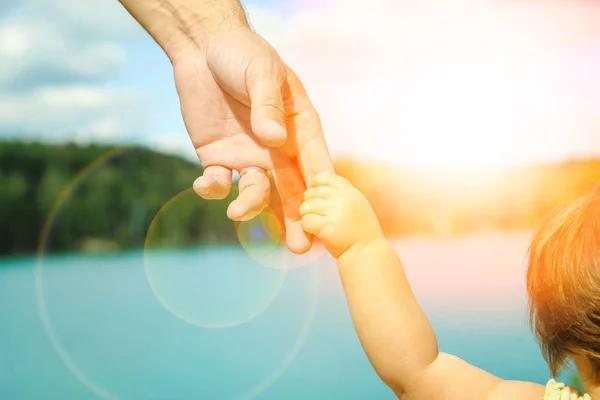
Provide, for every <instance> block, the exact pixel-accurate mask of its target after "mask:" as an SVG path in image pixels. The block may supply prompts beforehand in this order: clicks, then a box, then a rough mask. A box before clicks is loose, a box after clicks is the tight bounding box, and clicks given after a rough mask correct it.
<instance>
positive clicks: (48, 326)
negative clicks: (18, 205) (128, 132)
mask: <svg viewBox="0 0 600 400" xmlns="http://www.w3.org/2000/svg"><path fill="white" fill-rule="evenodd" d="M138 149H140V148H139V147H137V146H124V147H116V148H114V149H112V150H110V151H108V152H106V153H104V154H103V155H101V156H99V157H98V158H96V159H95V160H94V161H92V162H91V163H90V164H88V165H87V166H86V167H85V168H84V169H82V170H81V172H80V173H79V174H77V175H76V176H75V178H73V179H72V180H71V181H70V182H69V183H68V184H67V185H65V187H64V188H63V189H62V191H61V192H60V195H59V196H58V198H57V200H56V201H55V203H54V204H53V206H52V208H51V209H50V212H49V213H48V217H47V218H46V221H45V223H44V225H43V227H42V232H41V235H40V241H39V244H38V248H37V252H36V253H37V254H36V259H37V260H36V263H35V267H34V279H35V300H36V305H37V309H38V312H39V315H40V319H41V321H42V325H43V328H44V331H45V332H46V335H47V337H48V339H49V340H50V344H51V346H52V348H53V349H54V351H55V352H56V354H58V356H59V357H60V359H61V360H62V362H63V363H64V365H65V366H66V367H67V369H68V370H69V372H71V374H72V375H73V376H74V377H75V378H76V379H77V380H79V381H80V382H81V383H82V384H83V385H85V386H86V387H87V388H89V389H90V390H91V391H92V392H93V393H94V394H96V395H98V396H99V397H101V398H103V399H108V400H117V397H116V396H114V395H113V394H111V393H109V392H108V391H107V390H106V389H104V388H103V387H101V386H100V385H98V384H96V383H95V382H93V381H92V380H91V379H90V378H89V377H88V376H87V374H86V373H85V372H84V371H83V370H82V369H81V367H80V366H79V365H78V364H77V363H76V362H75V361H74V360H73V359H72V357H71V356H70V355H69V354H68V353H67V352H66V351H65V349H64V347H63V346H62V344H61V343H60V340H59V338H58V335H57V334H56V331H55V330H54V327H53V326H52V323H51V321H50V318H49V316H48V310H47V307H46V302H45V299H44V290H43V261H44V254H45V251H46V247H47V246H48V243H49V239H50V233H51V231H52V227H53V226H54V223H55V222H56V219H57V217H58V215H59V214H60V211H61V210H62V209H63V208H64V205H65V203H66V202H67V201H68V200H69V199H70V198H71V196H72V195H73V193H74V192H75V191H76V190H77V188H78V187H79V186H80V185H81V184H82V183H83V182H84V181H85V179H87V178H88V177H89V176H90V175H92V174H93V173H96V172H98V171H99V170H100V169H101V168H102V167H103V166H105V165H106V164H107V163H108V162H110V161H111V160H113V159H115V158H118V157H122V156H124V155H125V154H127V153H130V152H132V151H135V150H138Z"/></svg>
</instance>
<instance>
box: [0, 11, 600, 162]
mask: <svg viewBox="0 0 600 400" xmlns="http://www.w3.org/2000/svg"><path fill="white" fill-rule="evenodd" d="M244 5H245V7H246V9H247V11H248V14H249V19H250V21H251V23H252V25H253V27H254V28H255V30H256V31H257V32H258V33H259V34H261V35H263V36H264V37H265V38H266V39H267V40H268V41H269V42H270V43H271V44H272V45H273V46H274V47H275V49H276V50H277V51H278V52H279V53H280V55H281V56H282V58H283V59H284V60H285V61H286V63H287V64H288V65H289V66H290V67H291V68H292V69H294V70H295V71H296V73H297V74H298V75H299V76H300V78H301V79H302V80H303V82H304V84H305V86H306V88H307V90H308V92H309V95H310V97H311V99H312V100H313V103H314V104H315V106H316V108H317V110H318V111H319V113H320V115H321V118H322V121H323V127H324V130H325V137H326V140H327V143H328V146H329V148H330V150H331V152H332V154H333V155H334V156H339V155H351V156H355V157H359V158H362V159H370V160H376V161H383V162H387V163H392V164H397V165H403V164H408V165H415V166H431V165H433V166H439V167H451V166H462V167H464V166H467V167H480V166H487V165H507V164H522V163H528V162H535V161H544V160H561V159H566V158H572V157H585V156H600V24H598V22H597V21H599V20H600V3H598V2H594V1H578V0H568V1H567V0H564V1H560V0H518V1H508V0H500V1H498V0H496V1H492V0H478V1H475V0H472V1H471V0H436V1H433V0H419V1H416V0H415V1H408V0H393V1H392V0H370V1H368V2H365V1H359V0H319V1H318V0H304V1H302V0H288V1H285V0H279V1H276V0H252V1H250V0H248V1H246V2H245V3H244ZM14 137H21V138H28V139H41V140H45V141H65V140H74V141H78V142H83V143H86V142H101V143H130V142H134V143H140V144H144V145H148V146H151V147H153V148H155V149H157V150H160V151H167V152H175V153H178V154H182V155H184V156H187V157H194V152H193V149H192V146H191V144H190V142H189V139H188V138H187V134H186V130H185V126H184V124H183V122H182V119H181V115H180V113H179V103H178V98H177V94H176V91H175V88H174V84H173V78H172V69H171V66H170V63H169V61H168V59H167V58H166V56H165V55H164V54H163V53H162V51H161V50H160V48H159V47H158V46H157V45H156V44H155V43H154V41H153V40H152V39H151V38H150V37H149V36H148V35H147V34H146V33H145V32H144V31H143V30H142V29H141V27H140V26H139V25H138V24H137V23H136V22H135V21H134V20H133V19H132V18H131V17H130V16H129V14H127V12H126V11H125V10H124V9H123V8H122V7H121V6H120V4H119V3H118V2H117V1H116V0H80V1H76V2H74V1H71V0H53V1H51V2H49V1H47V0H4V1H1V2H0V139H6V138H14Z"/></svg>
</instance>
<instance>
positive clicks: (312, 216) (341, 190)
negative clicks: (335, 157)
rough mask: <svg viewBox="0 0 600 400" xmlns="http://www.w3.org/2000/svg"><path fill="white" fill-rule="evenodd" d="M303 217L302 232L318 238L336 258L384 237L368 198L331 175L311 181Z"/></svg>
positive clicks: (345, 181)
mask: <svg viewBox="0 0 600 400" xmlns="http://www.w3.org/2000/svg"><path fill="white" fill-rule="evenodd" d="M300 216H301V217H302V219H301V223H302V228H303V229H304V230H305V231H306V232H308V233H312V234H313V235H315V236H317V237H318V238H319V239H320V240H321V242H323V245H324V246H325V248H326V249H327V251H329V252H330V253H331V255H332V256H334V257H335V258H339V257H340V256H341V255H342V254H344V253H345V252H347V251H348V250H350V249H353V248H360V247H361V246H365V245H367V244H369V243H371V242H372V241H374V240H376V239H379V238H381V237H383V232H382V230H381V226H380V225H379V221H378V220H377V216H376V215H375V212H374V211H373V208H372V207H371V204H369V201H368V200H367V199H366V197H365V196H364V195H363V194H362V193H361V192H360V191H358V189H356V188H355V187H354V186H352V184H351V183H350V182H348V181H347V180H346V179H344V178H342V177H341V176H339V175H336V174H334V173H331V172H324V173H321V174H318V175H316V176H315V177H314V178H313V179H312V180H311V181H310V183H309V185H308V189H307V190H306V192H305V194H304V203H302V205H301V206H300Z"/></svg>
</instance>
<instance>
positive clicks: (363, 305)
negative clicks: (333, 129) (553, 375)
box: [300, 173, 544, 400]
mask: <svg viewBox="0 0 600 400" xmlns="http://www.w3.org/2000/svg"><path fill="white" fill-rule="evenodd" d="M300 216H301V223H302V227H303V229H304V230H306V231H307V232H309V233H312V234H314V235H315V236H317V237H318V238H319V239H320V240H321V242H322V243H323V245H324V246H325V248H326V249H327V250H328V251H329V252H330V253H331V255H332V256H333V257H335V258H337V260H338V270H339V273H340V277H341V280H342V284H343V286H344V291H345V294H346V299H347V301H348V306H349V308H350V314H351V315H352V321H353V323H354V327H355V329H356V332H357V334H358V337H359V339H360V342H361V344H362V346H363V348H364V350H365V352H366V354H367V357H368V358H369V361H370V362H371V364H372V365H373V367H374V368H375V371H376V372H377V374H378V375H379V377H380V378H381V379H382V380H383V381H384V382H385V383H386V384H387V385H388V386H389V387H390V388H391V389H392V390H393V391H394V393H395V394H396V395H397V396H398V398H402V399H411V400H421V399H423V400H424V399H427V400H430V399H436V400H496V399H497V400H504V399H511V400H525V399H526V400H531V399H536V398H542V397H543V393H544V388H543V386H541V385H537V384H532V383H526V382H511V381H503V380H501V379H499V378H498V377H496V376H494V375H492V374H489V373H487V372H485V371H483V370H481V369H479V368H476V367H474V366H472V365H470V364H468V363H466V362H465V361H463V360H461V359H459V358H457V357H454V356H451V355H449V354H445V353H440V352H439V351H438V346H437V339H436V336H435V334H434V332H433V329H432V328H431V325H430V324H429V321H428V320H427V317H426V316H425V313H424V312H423V310H422V309H421V307H420V305H419V304H418V302H417V300H416V298H415V296H414V295H413V292H412V290H411V288H410V285H409V283H408V280H407V279H406V275H405V273H404V268H403V266H402V263H401V262H400V258H399V257H398V255H397V254H396V251H395V250H394V248H393V247H392V246H391V245H390V244H389V243H388V242H387V241H386V240H385V238H384V236H383V232H382V229H381V226H380V225H379V221H378V220H377V217H376V215H375V212H374V211H373V208H372V207H371V205H370V204H369V202H368V201H367V199H366V197H365V196H364V195H363V194H362V193H361V192H360V191H358V189H356V188H355V187H354V186H352V184H350V182H348V181H347V180H346V179H344V178H342V177H340V176H338V175H336V174H334V173H322V174H319V175H317V176H315V177H314V178H313V179H312V181H311V182H310V183H309V188H308V189H307V190H306V192H305V201H304V203H303V204H302V205H301V207H300Z"/></svg>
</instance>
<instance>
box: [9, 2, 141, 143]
mask: <svg viewBox="0 0 600 400" xmlns="http://www.w3.org/2000/svg"><path fill="white" fill-rule="evenodd" d="M142 33H143V30H142V28H141V27H140V26H139V24H138V23H137V22H136V21H135V20H134V19H133V18H132V17H131V16H130V15H129V14H128V13H127V11H126V10H125V9H124V8H123V7H122V6H121V5H120V4H119V3H118V2H117V1H115V0H78V1H71V0H52V1H47V0H27V1H26V2H24V3H22V4H21V5H20V6H19V7H16V8H14V9H13V10H12V12H11V13H10V15H9V16H7V17H4V18H1V19H0V135H2V136H5V135H15V134H16V135H21V136H29V137H30V138H36V139H40V138H42V139H45V140H60V139H68V140H73V139H74V140H79V141H87V140H98V141H110V140H116V141H122V140H128V139H130V138H132V135H134V134H139V133H141V128H142V127H143V120H144V118H142V112H143V110H144V106H145V102H144V101H143V96H141V95H140V94H139V93H137V92H136V91H135V90H132V89H128V88H118V89H115V88H110V87H107V83H108V82H110V79H112V78H114V77H117V76H118V74H119V73H120V72H121V70H122V68H123V67H124V66H125V63H126V61H127V60H126V52H125V49H124V47H123V46H124V43H125V42H126V41H127V40H132V39H135V38H137V37H138V36H139V35H140V34H142Z"/></svg>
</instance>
